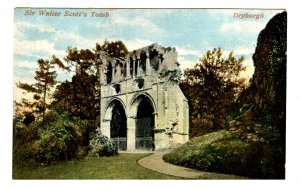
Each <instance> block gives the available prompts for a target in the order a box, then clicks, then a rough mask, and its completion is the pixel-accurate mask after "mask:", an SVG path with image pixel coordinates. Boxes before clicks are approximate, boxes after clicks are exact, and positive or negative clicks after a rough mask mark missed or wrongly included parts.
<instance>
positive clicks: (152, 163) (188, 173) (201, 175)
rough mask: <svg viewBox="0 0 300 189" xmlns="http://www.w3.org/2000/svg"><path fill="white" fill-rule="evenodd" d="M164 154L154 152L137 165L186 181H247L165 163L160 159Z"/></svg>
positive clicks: (232, 176) (233, 176)
mask: <svg viewBox="0 0 300 189" xmlns="http://www.w3.org/2000/svg"><path fill="white" fill-rule="evenodd" d="M165 153H167V152H155V153H154V154H152V155H150V156H147V157H145V158H142V159H140V160H139V161H138V164H139V165H141V166H143V167H145V168H147V169H150V170H152V171H156V172H160V173H163V174H167V175H173V176H177V177H181V178H186V179H247V177H241V176H236V175H226V174H219V173H211V172H204V171H197V170H194V169H189V168H185V167H181V166H177V165H173V164H170V163H166V162H165V161H164V160H163V159H162V156H163V155H164V154H165Z"/></svg>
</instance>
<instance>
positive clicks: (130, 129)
mask: <svg viewBox="0 0 300 189" xmlns="http://www.w3.org/2000/svg"><path fill="white" fill-rule="evenodd" d="M135 127H136V118H134V117H128V118H127V151H134V150H135Z"/></svg>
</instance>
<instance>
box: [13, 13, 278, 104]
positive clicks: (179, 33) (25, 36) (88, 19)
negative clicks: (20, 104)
mask: <svg viewBox="0 0 300 189" xmlns="http://www.w3.org/2000/svg"><path fill="white" fill-rule="evenodd" d="M45 11H48V12H50V11H52V12H51V14H52V15H53V14H54V15H56V16H45V15H41V12H45ZM282 11H283V10H271V9H260V10H254V9H57V8H56V9H49V8H48V9H44V8H40V9H29V8H15V10H14V83H16V82H18V81H21V82H27V83H34V78H33V77H34V73H35V71H36V70H37V60H38V59H40V58H44V59H48V58H50V57H51V56H52V55H56V56H57V57H59V58H61V59H63V57H64V56H66V49H67V47H69V46H70V47H77V48H79V49H80V48H83V49H86V48H88V49H92V48H94V47H95V44H96V43H102V42H103V41H104V40H105V39H107V40H110V41H111V40H122V41H123V42H124V43H125V45H126V46H127V47H128V49H129V51H132V50H135V49H138V48H142V47H144V46H148V45H151V44H153V43H158V44H159V45H162V46H164V47H169V46H170V47H175V48H176V50H177V52H178V62H179V63H180V67H181V69H182V70H184V69H186V68H192V67H193V66H194V65H195V64H196V63H198V62H199V58H201V57H202V55H203V54H204V53H205V52H207V50H212V49H213V48H217V47H220V48H222V49H223V52H224V54H225V55H228V54H229V52H230V51H234V55H235V56H236V57H240V56H244V57H245V60H244V66H246V71H245V72H243V73H242V74H241V76H243V77H246V78H248V79H249V78H250V77H252V74H253V72H254V67H253V62H252V54H253V53H254V51H255V47H256V42H257V37H258V34H259V32H260V31H261V30H262V29H263V28H264V27H265V26H266V24H267V22H268V21H269V20H270V19H271V18H272V17H273V16H274V15H275V14H277V13H280V12H282ZM32 12H35V13H34V14H32ZM96 13H97V14H98V15H99V14H101V15H102V17H96ZM238 14H249V15H252V14H258V15H263V16H261V17H260V18H259V19H256V18H241V16H240V17H237V15H238ZM103 15H105V17H103ZM70 78H71V75H70V74H68V73H65V72H62V71H58V78H57V79H58V80H60V81H64V80H66V79H70ZM22 95H23V96H24V94H23V93H22V91H21V90H20V89H18V88H17V87H16V85H15V84H14V99H15V100H20V99H21V98H22Z"/></svg>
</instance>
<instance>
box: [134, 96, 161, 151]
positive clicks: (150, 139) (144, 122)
mask: <svg viewBox="0 0 300 189" xmlns="http://www.w3.org/2000/svg"><path fill="white" fill-rule="evenodd" d="M155 120H156V106H155V103H154V101H153V99H152V97H151V96H150V95H148V94H147V93H139V94H136V95H135V96H133V98H132V99H131V102H130V109H129V116H128V124H129V125H130V129H129V130H130V131H131V133H130V140H132V143H131V146H132V148H134V149H136V150H154V148H155V144H154V143H155V141H154V129H155V123H156V121H155Z"/></svg>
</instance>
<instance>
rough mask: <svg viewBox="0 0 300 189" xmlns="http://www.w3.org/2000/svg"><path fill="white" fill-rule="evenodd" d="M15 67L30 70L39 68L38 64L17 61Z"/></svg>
mask: <svg viewBox="0 0 300 189" xmlns="http://www.w3.org/2000/svg"><path fill="white" fill-rule="evenodd" d="M14 67H22V68H30V69H36V68H37V67H38V65H37V63H36V62H30V61H28V60H25V61H18V60H16V61H15V64H14Z"/></svg>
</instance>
